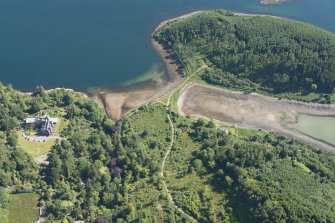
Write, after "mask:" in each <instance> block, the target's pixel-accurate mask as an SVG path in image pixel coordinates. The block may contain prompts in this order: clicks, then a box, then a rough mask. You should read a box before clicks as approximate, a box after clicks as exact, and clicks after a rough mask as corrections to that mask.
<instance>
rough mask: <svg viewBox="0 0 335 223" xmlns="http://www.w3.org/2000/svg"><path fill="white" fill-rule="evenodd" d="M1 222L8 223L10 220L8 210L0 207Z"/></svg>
mask: <svg viewBox="0 0 335 223" xmlns="http://www.w3.org/2000/svg"><path fill="white" fill-rule="evenodd" d="M0 222H1V223H6V222H8V210H7V209H1V208H0Z"/></svg>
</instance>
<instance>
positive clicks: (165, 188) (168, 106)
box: [160, 65, 207, 222]
mask: <svg viewBox="0 0 335 223" xmlns="http://www.w3.org/2000/svg"><path fill="white" fill-rule="evenodd" d="M205 68H207V65H203V66H202V67H200V68H199V69H198V70H196V71H195V72H193V73H192V74H191V75H189V76H188V77H187V78H186V79H185V80H184V81H183V82H182V83H181V84H180V85H178V86H177V87H176V88H175V89H174V90H173V91H172V92H171V93H170V95H169V97H168V100H167V102H166V105H165V106H166V111H167V118H168V120H169V124H170V127H171V136H170V138H171V142H170V145H169V147H168V149H167V150H166V153H165V155H164V158H163V162H162V166H161V172H160V176H161V177H162V183H163V185H164V190H165V192H166V193H167V196H168V199H169V202H170V203H171V204H172V205H173V206H174V208H175V209H177V210H178V211H179V212H180V213H181V214H182V215H184V216H185V217H186V218H187V219H189V220H191V221H192V222H198V221H197V220H196V219H195V218H193V217H192V216H190V215H189V214H187V213H186V212H185V211H184V210H183V209H181V208H180V207H178V205H177V204H176V203H175V202H174V200H173V197H172V195H171V192H170V190H169V188H168V186H167V184H166V180H165V178H164V169H165V165H166V159H167V158H168V156H169V155H170V153H171V149H172V147H173V144H174V136H175V127H174V124H173V121H172V119H171V115H170V113H171V110H170V101H171V97H172V96H173V94H174V93H176V92H177V91H178V90H179V89H180V87H182V86H183V84H185V83H186V82H187V81H188V80H189V79H190V78H191V77H193V76H194V75H195V74H197V73H199V72H200V71H201V70H203V69H205Z"/></svg>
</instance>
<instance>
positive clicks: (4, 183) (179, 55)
mask: <svg viewBox="0 0 335 223" xmlns="http://www.w3.org/2000/svg"><path fill="white" fill-rule="evenodd" d="M152 44H153V47H154V48H155V49H156V50H157V52H158V53H159V55H160V56H161V57H162V59H163V60H164V61H165V63H166V70H167V72H168V73H167V75H166V76H165V77H164V79H163V81H159V82H155V81H153V82H152V83H151V85H148V86H145V87H138V88H136V87H134V89H132V90H130V91H128V92H126V91H121V92H116V91H115V92H109V91H105V92H100V93H99V94H97V95H95V96H94V99H95V100H97V101H98V102H99V104H100V106H103V108H105V111H104V110H103V109H101V107H99V105H98V103H96V101H94V100H92V98H89V97H86V96H84V95H83V94H80V93H77V92H74V91H69V90H66V89H54V90H49V91H45V90H44V89H43V88H42V87H37V88H36V89H35V90H34V91H33V92H32V93H31V94H20V93H19V92H17V91H15V90H13V88H12V87H11V86H10V85H9V86H4V85H2V84H0V95H1V97H0V222H6V223H16V222H20V223H26V222H27V223H28V222H29V223H30V222H34V221H37V222H92V223H101V222H103V223H110V222H332V221H334V219H335V211H334V207H335V201H334V197H335V165H334V164H335V155H334V145H332V144H330V143H328V144H327V143H326V142H322V141H321V140H318V139H314V138H311V137H309V136H308V135H304V134H300V133H296V132H294V133H292V132H291V131H290V130H289V129H287V128H286V127H285V126H284V125H285V124H287V123H292V122H296V121H297V119H298V118H297V115H298V114H300V113H303V114H309V115H318V116H329V117H334V114H335V107H334V105H332V104H333V103H334V101H335V98H334V87H335V81H334V80H335V73H334V72H335V58H334V57H335V52H334V51H335V35H334V34H332V33H329V32H326V31H324V30H321V29H319V28H317V27H314V26H311V25H308V24H304V23H300V22H297V21H292V20H288V19H280V18H275V17H270V16H250V15H243V16H242V15H241V14H239V15H238V14H235V13H233V12H229V11H225V10H213V11H201V12H195V13H191V14H188V15H186V16H182V17H179V18H177V19H172V20H169V21H166V22H163V23H161V25H160V26H159V27H158V28H157V29H155V30H154V33H153V34H152ZM45 114H48V115H50V116H46V115H45ZM108 116H109V117H112V118H113V119H114V120H115V122H114V121H113V120H111V119H110V118H109V117H108ZM51 117H57V119H53V118H51ZM50 120H51V121H52V120H53V122H52V124H51V123H50V122H49V121H50ZM298 121H299V120H298ZM48 123H49V126H50V125H53V128H51V130H52V131H50V132H48V134H50V133H52V134H54V133H55V135H57V136H59V137H60V138H59V139H56V140H54V141H52V140H49V141H47V142H34V143H43V144H42V146H41V147H37V146H36V144H32V143H31V142H30V141H29V140H25V138H22V137H21V136H22V134H21V133H22V131H29V132H30V133H31V134H32V135H34V132H35V131H37V132H40V133H42V131H41V130H43V129H44V128H43V126H44V125H45V124H47V125H48ZM20 124H22V125H20ZM36 124H37V126H36ZM41 126H42V128H41ZM35 127H36V128H35ZM329 131H332V129H330V130H329ZM287 132H289V134H287ZM43 134H44V131H43ZM299 134H300V135H299ZM296 136H300V137H296ZM305 137H308V138H305ZM60 139H61V140H60ZM39 145H40V144H39ZM326 146H327V147H326ZM40 155H43V156H44V157H45V162H37V163H36V162H35V161H36V159H35V158H36V156H40ZM34 159H35V161H34Z"/></svg>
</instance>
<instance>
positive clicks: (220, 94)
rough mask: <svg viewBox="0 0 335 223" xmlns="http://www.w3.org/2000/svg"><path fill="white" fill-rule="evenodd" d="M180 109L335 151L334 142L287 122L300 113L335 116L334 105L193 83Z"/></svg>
mask: <svg viewBox="0 0 335 223" xmlns="http://www.w3.org/2000/svg"><path fill="white" fill-rule="evenodd" d="M178 109H179V112H180V113H182V114H186V115H200V116H205V117H208V118H211V119H216V120H219V121H222V122H225V123H229V124H233V125H238V126H241V127H246V128H256V129H264V130H266V131H273V132H277V133H280V134H284V135H286V136H289V137H293V138H295V139H298V140H301V141H304V142H307V143H309V144H311V145H313V146H316V147H319V148H323V149H326V150H329V151H332V152H335V147H334V146H332V145H330V144H328V143H326V142H323V141H319V140H316V139H314V138H312V137H309V136H307V135H303V134H301V133H298V132H296V131H294V130H292V129H290V128H288V127H287V124H289V123H294V122H296V120H297V116H298V114H308V115H320V116H335V106H334V105H319V104H310V103H302V102H296V101H288V100H278V99H276V98H270V97H265V96H261V95H257V94H243V93H239V92H230V91H227V90H223V89H219V88H214V87H209V86H205V85H200V84H191V85H189V86H187V87H186V88H185V89H184V90H183V92H182V94H181V95H180V97H179V99H178Z"/></svg>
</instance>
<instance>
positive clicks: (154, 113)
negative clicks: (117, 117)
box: [122, 103, 170, 162]
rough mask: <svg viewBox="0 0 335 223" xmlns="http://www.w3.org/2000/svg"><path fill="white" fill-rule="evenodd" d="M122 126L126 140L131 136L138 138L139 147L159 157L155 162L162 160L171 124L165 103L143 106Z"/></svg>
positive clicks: (167, 143)
mask: <svg viewBox="0 0 335 223" xmlns="http://www.w3.org/2000/svg"><path fill="white" fill-rule="evenodd" d="M122 128H123V135H124V137H123V139H124V141H127V142H128V141H129V140H130V139H131V138H136V141H137V142H138V144H137V147H139V148H143V149H144V150H145V151H147V153H149V154H151V155H152V156H151V157H152V158H154V156H155V157H156V158H157V160H155V162H160V159H161V158H162V157H163V155H164V152H165V149H166V148H167V147H168V145H169V140H170V139H169V136H170V125H169V123H168V120H167V113H166V109H165V106H164V105H163V104H161V103H156V104H150V105H147V106H144V107H141V108H140V109H139V110H138V111H137V112H135V113H134V114H133V115H132V116H130V117H129V118H127V119H126V121H125V122H124V124H123V127H122ZM157 150H159V151H157Z"/></svg>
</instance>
